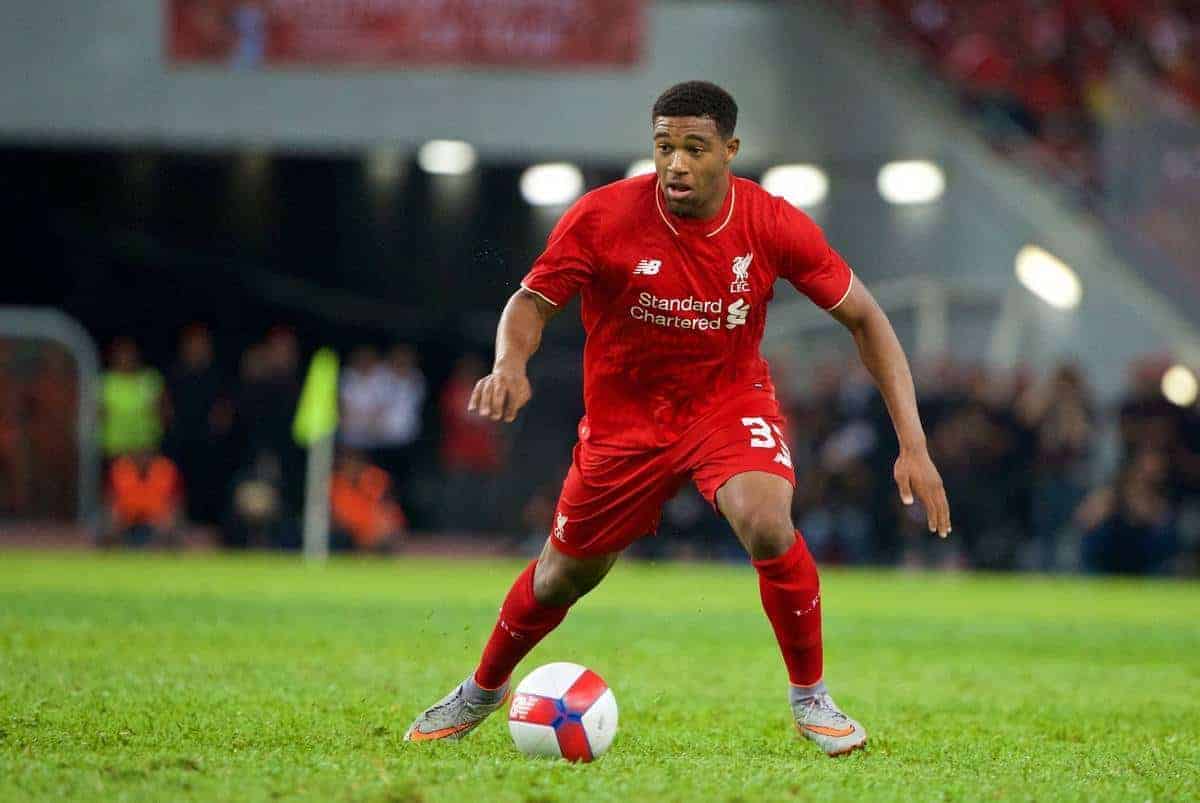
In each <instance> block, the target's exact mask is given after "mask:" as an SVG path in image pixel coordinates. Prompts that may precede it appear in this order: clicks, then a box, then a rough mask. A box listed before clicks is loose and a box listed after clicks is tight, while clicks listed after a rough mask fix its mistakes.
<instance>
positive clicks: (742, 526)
mask: <svg viewBox="0 0 1200 803" xmlns="http://www.w3.org/2000/svg"><path fill="white" fill-rule="evenodd" d="M716 504H717V508H718V510H720V511H721V513H722V514H723V515H724V516H725V518H726V519H728V521H729V524H730V526H732V527H733V531H734V532H735V533H736V534H737V537H738V540H740V541H741V542H742V545H743V546H744V547H745V548H746V551H747V552H749V553H750V558H751V561H752V562H753V564H754V568H755V569H756V570H757V572H758V588H759V595H760V597H761V599H762V605H763V610H764V611H766V614H767V618H768V619H770V621H771V627H772V628H773V629H774V630H775V638H776V640H777V641H778V642H779V649H780V652H782V653H783V661H784V664H786V666H787V670H788V679H789V681H790V686H789V689H788V697H789V702H790V703H791V705H792V713H793V716H794V717H795V721H796V728H797V730H799V732H800V734H801V735H802V736H804V737H805V738H807V739H810V740H811V741H814V742H816V743H817V744H818V745H819V746H820V747H821V749H823V750H824V751H825V752H826V753H828V754H829V755H831V756H837V755H843V754H846V753H849V752H851V751H853V750H855V749H857V748H859V747H862V746H863V745H865V744H866V741H867V733H866V730H865V729H864V728H863V727H862V726H861V725H859V724H858V723H857V722H855V721H854V720H853V719H850V718H849V717H848V716H846V715H845V714H844V713H843V712H842V711H841V709H839V708H838V707H837V705H836V704H835V703H834V702H833V699H832V698H831V697H830V696H829V693H828V691H827V690H826V688H825V683H824V681H823V680H822V673H823V670H824V667H823V660H824V656H823V650H822V644H821V588H820V580H819V578H818V575H817V566H816V563H814V562H813V559H812V555H810V554H809V552H808V547H807V546H806V545H805V543H804V537H803V536H801V534H800V531H799V530H796V529H795V527H794V526H793V524H792V516H791V507H792V485H791V483H790V482H789V481H788V480H787V479H785V478H783V477H781V476H779V475H778V474H775V473H768V472H765V471H746V472H743V473H740V474H736V475H734V476H733V477H730V478H729V479H728V480H727V481H726V482H725V483H724V484H723V485H722V486H721V487H720V488H719V489H718V490H717V493H716Z"/></svg>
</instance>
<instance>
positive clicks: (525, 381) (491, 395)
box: [467, 369, 533, 423]
mask: <svg viewBox="0 0 1200 803" xmlns="http://www.w3.org/2000/svg"><path fill="white" fill-rule="evenodd" d="M532 396H533V388H531V387H530V386H529V377H527V376H525V372H524V371H506V370H502V369H497V370H495V371H492V373H490V374H488V375H487V376H485V377H484V378H483V379H481V380H479V381H478V382H476V383H475V389H474V390H473V391H471V401H470V402H469V403H468V404H467V411H468V412H471V413H478V414H479V415H481V416H483V417H484V418H490V419H491V420H493V421H504V422H505V423H511V422H512V421H513V420H514V419H515V418H516V417H517V411H518V410H520V409H521V408H522V407H524V406H525V404H526V403H527V402H528V401H529V399H530V398H531V397H532Z"/></svg>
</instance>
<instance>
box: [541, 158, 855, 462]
mask: <svg viewBox="0 0 1200 803" xmlns="http://www.w3.org/2000/svg"><path fill="white" fill-rule="evenodd" d="M779 277H783V278H785V279H787V280H788V281H790V282H791V283H792V284H793V285H795V286H796V288H797V289H798V290H800V292H802V293H804V294H805V295H807V296H808V297H809V298H810V299H812V300H813V302H814V303H816V304H817V305H818V306H820V307H823V308H825V309H830V310H831V309H833V308H834V307H836V306H837V305H838V304H840V303H841V302H842V300H843V299H845V297H846V296H847V295H848V294H849V292H850V282H851V272H850V268H849V267H848V266H847V265H846V262H845V261H844V260H843V259H842V258H841V257H840V256H839V255H838V254H837V252H835V251H834V250H833V249H832V248H830V247H829V244H828V243H826V241H825V237H824V235H823V234H822V232H821V230H820V228H818V227H817V225H816V224H815V223H813V221H812V220H811V219H810V218H809V217H808V216H807V215H805V214H804V213H803V212H800V211H798V210H797V209H796V208H795V207H793V206H792V205H791V204H789V203H788V202H787V201H785V200H783V199H782V198H778V197H776V196H774V195H771V194H769V193H768V192H767V191H766V190H764V189H763V188H762V187H760V186H758V185H757V184H755V183H754V182H753V181H749V180H747V179H744V178H736V177H734V178H733V179H732V181H731V182H730V188H729V192H728V193H727V194H726V197H725V203H724V206H723V207H722V208H721V211H720V212H719V213H718V214H717V215H716V216H714V217H713V218H711V219H710V220H698V219H695V218H683V217H679V216H677V215H674V214H672V213H671V212H670V211H668V209H667V205H666V202H665V200H664V199H663V198H662V194H661V190H660V189H659V186H658V178H657V176H655V175H653V174H649V175H644V176H638V177H636V178H631V179H626V180H624V181H618V182H615V183H613V184H609V185H607V186H605V187H601V188H599V189H596V190H593V191H592V192H589V193H588V194H587V195H585V196H583V197H582V198H580V199H579V201H577V202H576V203H575V204H574V206H572V207H571V208H570V209H569V210H567V212H566V214H564V215H563V217H562V219H561V220H559V222H558V225H557V226H555V227H554V231H553V232H551V234H550V239H549V242H548V244H547V247H546V250H545V251H544V252H543V253H542V255H541V256H540V257H538V259H537V261H536V262H535V263H534V265H533V268H532V269H531V270H530V271H529V273H528V274H527V275H526V276H525V278H524V280H523V281H522V282H521V286H522V287H524V288H525V289H526V290H529V291H531V292H534V293H536V294H538V295H539V296H541V297H542V298H544V299H546V300H547V301H549V302H550V303H551V304H554V305H556V306H562V305H564V304H566V303H567V302H569V301H570V300H571V298H572V297H573V296H574V295H575V294H576V293H580V294H581V295H582V310H581V314H582V317H583V327H584V329H585V331H586V332H587V341H586V344H585V346H584V354H583V398H584V408H585V410H586V415H585V416H584V418H583V420H582V421H581V422H580V425H579V437H580V439H581V440H584V441H587V442H588V443H589V444H590V445H592V446H597V447H611V448H613V449H614V450H619V451H621V452H627V451H638V450H643V449H648V448H656V447H661V446H665V445H667V444H669V443H672V442H673V441H675V440H676V439H677V438H678V437H679V436H680V435H682V434H683V432H684V431H685V430H686V429H687V428H688V427H689V426H690V425H691V424H693V423H695V422H696V421H697V420H698V419H699V418H701V417H702V416H703V415H704V414H705V413H706V412H708V411H709V410H711V409H714V408H715V406H716V405H717V404H719V403H720V402H721V401H723V400H725V399H727V398H729V397H731V396H733V395H734V394H738V395H740V394H741V393H743V392H747V393H753V392H754V391H756V390H757V391H760V392H762V393H764V394H767V395H769V396H771V397H773V396H774V392H775V391H774V387H773V385H772V384H771V378H770V374H769V372H768V369H767V363H766V361H765V360H764V359H763V358H762V356H761V355H760V354H759V344H760V343H761V341H762V336H763V328H764V327H765V325H766V320H767V310H766V307H767V302H768V301H770V300H771V298H772V296H773V295H774V285H775V280H776V279H777V278H779Z"/></svg>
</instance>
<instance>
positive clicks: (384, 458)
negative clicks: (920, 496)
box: [0, 325, 1200, 574]
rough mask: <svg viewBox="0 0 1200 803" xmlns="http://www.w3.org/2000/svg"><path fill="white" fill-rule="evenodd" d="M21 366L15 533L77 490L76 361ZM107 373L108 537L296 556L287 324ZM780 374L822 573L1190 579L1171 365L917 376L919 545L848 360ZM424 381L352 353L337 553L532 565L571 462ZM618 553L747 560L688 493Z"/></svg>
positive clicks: (880, 424)
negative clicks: (940, 513) (938, 496)
mask: <svg viewBox="0 0 1200 803" xmlns="http://www.w3.org/2000/svg"><path fill="white" fill-rule="evenodd" d="M22 353H23V352H22V350H21V349H19V348H15V347H13V346H12V344H7V345H4V348H3V349H2V350H0V380H2V381H0V469H2V470H0V476H2V477H3V478H4V481H3V483H0V515H6V516H9V517H11V516H13V515H16V514H18V513H20V514H22V515H25V516H32V515H36V514H38V513H39V512H46V511H52V510H59V511H61V510H65V509H70V508H71V507H72V504H73V496H72V494H73V493H74V486H73V485H72V481H73V478H74V476H75V475H74V461H75V448H76V447H75V444H74V434H73V429H72V427H71V426H70V424H71V422H72V421H73V416H74V412H73V411H74V408H75V405H76V402H77V393H78V389H77V380H76V378H75V375H74V374H75V372H74V366H73V365H72V363H71V361H70V359H69V358H68V357H67V355H66V354H65V352H61V351H60V350H58V349H56V348H54V347H46V348H39V349H36V350H33V351H31V352H29V354H26V356H24V357H22V356H21V355H22ZM30 354H36V355H37V357H36V358H34V357H32V356H29V355H30ZM107 360H108V364H107V370H106V371H105V373H104V375H103V381H102V399H101V416H100V418H101V427H100V437H101V444H102V448H103V453H104V456H105V469H104V470H105V520H104V521H103V522H102V523H101V524H100V525H99V527H98V531H99V532H100V539H101V541H102V542H104V543H111V544H118V543H120V544H131V545H147V544H162V545H171V544H175V543H178V542H179V540H180V538H181V534H182V533H183V532H184V531H185V530H187V529H189V528H194V526H195V525H201V526H206V527H207V528H208V530H209V531H210V532H214V533H219V536H218V537H219V539H220V541H221V543H222V544H223V545H225V546H226V547H231V548H239V547H256V548H283V549H288V548H298V546H299V543H300V520H301V511H302V506H303V497H304V490H305V488H304V475H305V454H304V451H303V449H302V448H301V447H300V446H298V445H297V443H296V441H295V438H294V436H293V431H292V427H293V418H294V415H295V411H296V407H297V404H298V400H299V397H300V392H301V386H302V382H303V376H302V370H301V368H302V366H301V359H300V348H299V345H298V343H297V339H296V336H295V334H294V333H293V332H292V331H291V330H289V329H287V328H283V327H277V328H274V329H271V330H270V331H269V332H268V333H267V334H266V335H265V337H264V338H263V339H262V340H261V341H260V342H258V343H255V344H253V345H252V346H250V347H249V348H248V349H246V350H245V352H244V353H243V354H241V355H240V359H239V360H238V362H237V371H236V375H234V376H226V375H225V373H224V372H223V371H222V370H221V367H220V366H221V365H224V364H226V363H224V362H219V361H218V360H217V359H216V355H215V353H214V342H213V338H212V336H211V333H210V332H209V331H208V329H207V328H206V327H204V326H200V325H197V326H191V327H189V328H187V329H186V330H184V331H183V332H182V334H181V336H180V339H179V345H178V351H177V355H176V357H175V359H174V362H173V364H171V365H169V366H167V367H165V369H164V370H159V369H158V368H155V367H152V366H149V365H146V364H145V363H144V362H143V360H142V357H141V353H140V350H139V348H138V345H137V344H136V343H135V342H134V341H133V340H131V339H129V338H117V339H116V340H114V341H113V342H112V343H111V344H110V347H109V349H108V352H107ZM777 362H778V363H779V364H778V365H777V366H776V373H777V375H778V377H777V378H778V380H779V381H778V384H779V387H780V388H781V394H782V396H781V398H782V399H783V401H784V403H785V406H786V408H787V410H788V416H789V419H790V422H791V427H792V430H791V432H790V433H789V434H790V439H791V443H792V455H793V459H794V461H795V465H796V471H797V476H798V479H799V482H798V486H797V491H796V495H795V507H794V514H795V519H796V522H797V524H798V526H799V527H800V528H801V530H802V531H803V532H804V534H805V536H806V538H807V540H808V542H809V544H810V547H811V549H812V551H813V553H814V554H815V555H816V556H817V557H818V559H819V560H821V561H822V562H824V563H847V564H873V565H889V564H901V565H906V566H925V567H942V568H977V569H994V570H1010V569H1026V570H1042V571H1073V570H1082V571H1089V572H1105V573H1108V572H1113V573H1135V574H1163V573H1182V574H1194V573H1196V572H1197V553H1198V548H1200V413H1198V411H1197V409H1196V408H1195V407H1193V408H1181V407H1178V406H1175V405H1173V404H1171V403H1170V402H1168V401H1167V399H1166V398H1165V397H1164V396H1163V394H1162V391H1161V388H1160V382H1161V378H1162V375H1163V371H1164V370H1165V368H1166V367H1167V364H1166V361H1165V360H1155V359H1145V360H1141V361H1138V362H1137V363H1135V364H1134V365H1133V366H1131V368H1130V377H1129V390H1128V393H1127V394H1126V396H1125V397H1124V398H1123V399H1122V400H1121V401H1120V403H1119V404H1118V405H1117V406H1115V407H1106V406H1101V405H1099V404H1098V403H1097V401H1096V400H1095V398H1094V397H1093V395H1092V392H1091V391H1090V390H1089V388H1088V384H1087V382H1086V379H1085V378H1084V377H1083V376H1082V375H1081V374H1080V372H1079V371H1078V370H1077V369H1076V368H1074V367H1073V366H1071V365H1061V366H1059V367H1058V368H1057V369H1055V370H1054V371H1052V372H1050V373H1049V374H1047V375H1045V376H1037V375H1034V373H1033V372H1031V371H1016V372H1014V373H1012V374H1011V375H1001V374H999V373H997V372H995V371H986V370H984V369H982V368H980V367H978V366H970V365H962V364H958V363H954V362H942V363H938V364H936V365H926V366H922V365H918V366H917V367H916V377H917V383H918V392H919V396H920V399H921V411H922V417H923V420H924V421H925V424H926V430H927V435H928V439H929V446H930V450H931V452H932V454H933V456H934V458H935V460H936V461H937V463H938V465H939V467H940V469H941V471H942V475H943V477H944V479H945V482H946V486H947V489H948V492H949V496H950V499H951V503H952V507H953V513H954V524H955V527H954V535H953V536H952V537H951V538H950V539H948V540H945V541H942V540H939V539H937V538H936V537H934V536H932V535H930V534H929V533H928V532H927V531H926V529H925V527H924V519H923V514H922V512H921V511H920V510H919V509H917V508H916V507H914V508H905V507H904V506H902V505H901V504H900V503H899V499H898V494H897V492H896V489H895V487H894V483H893V482H892V479H891V470H892V461H893V460H894V458H895V454H896V443H895V437H894V435H893V433H892V430H891V424H890V420H889V418H888V416H887V412H886V410H885V408H884V406H883V404H882V401H881V399H880V397H879V395H878V393H877V391H876V390H875V389H874V385H873V383H872V382H871V381H870V378H869V377H868V376H867V375H866V374H865V373H864V372H863V371H862V369H861V368H858V367H853V368H848V367H847V366H848V365H853V366H857V363H855V362H852V361H851V362H846V363H836V364H834V363H829V364H821V365H818V366H817V367H816V368H814V369H812V371H811V372H806V373H805V375H803V376H788V371H787V370H786V361H785V360H780V361H777ZM421 363H422V361H421V355H420V354H419V353H418V352H417V351H416V350H415V349H414V348H413V347H411V346H408V345H404V344H393V345H391V346H390V347H389V348H387V349H385V350H380V349H378V348H377V347H376V346H373V345H363V346H360V347H358V348H355V349H352V350H350V352H349V354H348V356H347V358H346V360H345V363H344V366H343V370H342V372H341V377H340V387H339V406H340V424H339V431H338V434H337V457H336V461H335V470H334V476H333V479H332V483H331V489H330V496H329V503H330V521H331V530H332V534H333V545H334V547H335V548H338V549H347V550H349V549H356V550H365V551H390V550H394V549H397V548H399V547H400V546H401V545H402V544H403V541H404V538H405V535H406V533H407V532H408V531H409V530H410V529H412V528H416V529H420V530H422V531H427V532H438V533H454V532H459V533H488V534H489V535H488V537H489V538H490V539H492V540H495V539H496V538H506V539H509V540H510V542H511V545H512V546H513V547H515V548H522V549H528V550H532V549H536V548H537V547H538V545H539V544H540V543H541V541H542V540H544V538H545V535H546V533H547V532H548V531H549V529H550V526H551V521H552V518H553V514H554V505H555V500H556V498H557V493H558V488H559V485H560V483H561V481H562V477H563V475H564V474H565V469H566V464H565V460H566V457H565V455H558V456H555V455H552V454H549V453H548V452H546V453H538V454H536V455H535V454H534V453H533V451H532V450H534V449H535V448H540V447H538V444H539V443H542V442H544V441H547V435H548V433H542V432H538V431H537V430H527V431H526V432H525V434H524V436H523V439H522V437H516V438H514V435H513V432H514V430H512V429H511V428H510V429H505V428H501V427H499V426H497V425H496V424H493V423H491V422H489V421H486V420H484V419H481V418H479V417H477V416H472V415H469V414H468V413H467V410H466V407H467V400H468V399H469V397H470V393H471V390H472V388H473V386H474V384H475V382H476V380H477V379H478V378H479V377H480V376H482V375H483V373H484V372H485V370H486V364H485V363H484V362H483V361H482V359H481V358H480V357H478V356H475V355H472V354H465V355H462V356H460V357H459V358H458V359H457V360H456V361H455V362H454V364H453V366H452V367H449V370H448V371H443V372H442V373H443V377H442V379H440V380H439V381H438V383H437V386H436V387H431V386H430V383H429V382H428V380H427V379H426V376H425V373H424V372H423V370H422V364H421ZM810 374H811V375H810ZM786 388H796V389H798V392H796V393H794V394H788V393H786V392H785V391H784V389H786ZM547 403H550V402H547ZM555 406H556V407H557V406H561V405H558V404H555ZM553 412H554V411H551V410H542V411H539V416H538V417H539V418H553V415H551V413H553ZM565 414H570V415H573V414H574V411H565ZM526 418H528V417H526ZM531 420H532V419H531ZM560 424H561V422H559V421H550V422H548V423H547V426H554V427H559V426H560ZM563 426H566V425H563ZM547 448H548V449H549V447H547ZM549 451H551V452H552V451H555V449H549ZM517 479H519V480H520V482H519V483H516V482H514V480H517ZM633 550H634V552H636V553H639V554H641V555H643V556H648V557H706V558H730V559H736V558H740V557H741V553H740V550H739V547H738V546H737V543H736V541H735V539H733V538H732V537H731V536H730V534H729V532H728V528H727V527H726V526H725V524H724V523H723V522H722V521H721V520H720V519H718V518H717V517H716V516H715V515H714V514H713V513H712V512H711V510H709V508H708V506H707V504H706V503H705V502H704V501H703V500H702V499H701V498H700V497H699V496H698V495H697V494H696V493H695V491H694V490H692V489H691V488H690V487H688V488H685V490H683V491H682V492H681V493H680V494H679V495H678V496H676V497H675V498H674V499H672V500H671V501H670V502H669V503H668V505H667V506H666V508H665V510H664V514H663V521H662V525H661V527H660V530H659V533H658V535H657V536H656V537H654V538H647V539H643V540H642V541H640V542H639V543H638V544H636V545H635V547H634V548H633Z"/></svg>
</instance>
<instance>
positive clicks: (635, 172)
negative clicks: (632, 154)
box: [625, 159, 658, 178]
mask: <svg viewBox="0 0 1200 803" xmlns="http://www.w3.org/2000/svg"><path fill="white" fill-rule="evenodd" d="M656 172H658V171H657V170H655V168H654V160H653V159H638V160H636V161H635V162H633V164H631V165H629V169H628V170H626V171H625V178H633V177H634V176H644V175H646V174H647V173H656Z"/></svg>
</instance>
